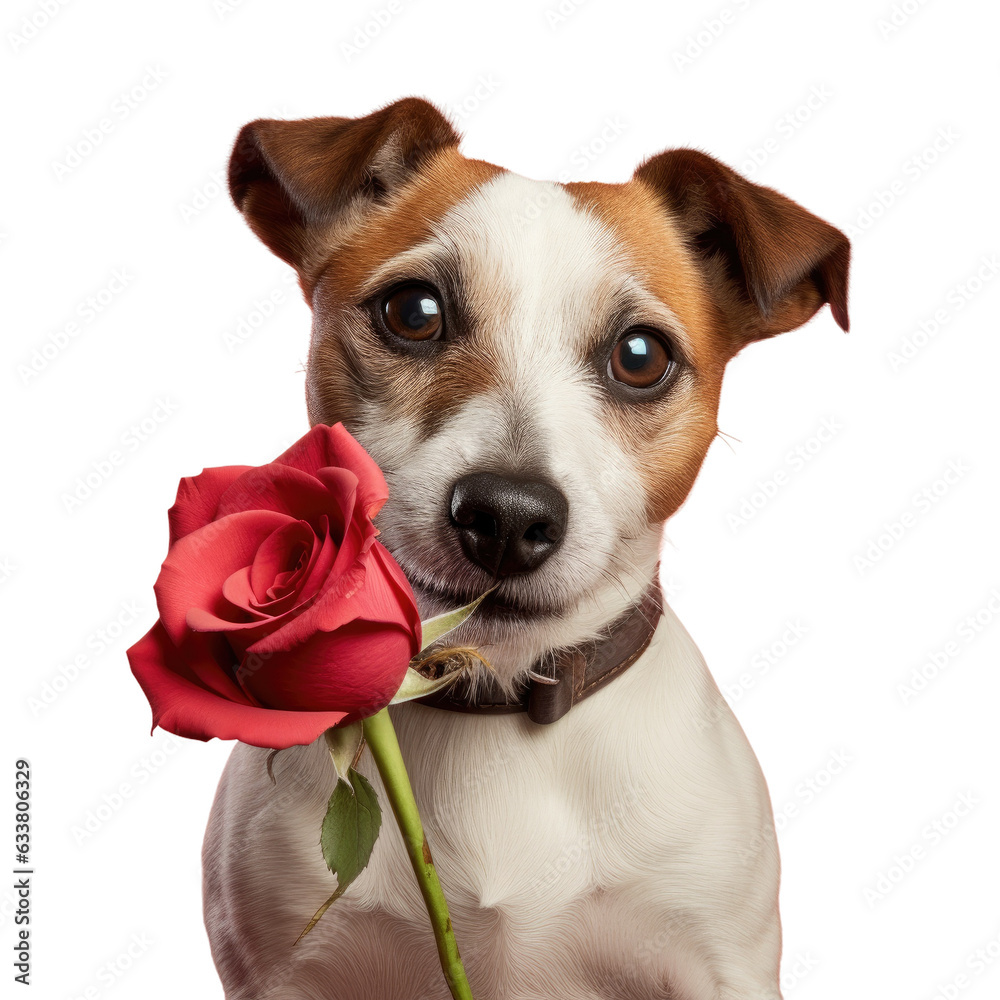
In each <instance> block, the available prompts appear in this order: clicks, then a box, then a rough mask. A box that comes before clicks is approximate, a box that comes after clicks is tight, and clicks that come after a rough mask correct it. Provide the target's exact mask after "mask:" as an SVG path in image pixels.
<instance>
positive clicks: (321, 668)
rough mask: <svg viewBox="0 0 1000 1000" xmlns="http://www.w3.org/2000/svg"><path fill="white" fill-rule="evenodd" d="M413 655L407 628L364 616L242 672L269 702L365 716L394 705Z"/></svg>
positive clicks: (265, 702)
mask: <svg viewBox="0 0 1000 1000" xmlns="http://www.w3.org/2000/svg"><path fill="white" fill-rule="evenodd" d="M412 656H413V636H412V634H411V633H409V632H408V631H407V630H406V629H405V628H402V627H400V626H397V625H385V624H382V623H378V624H374V623H372V622H367V621H362V620H358V621H354V622H351V623H350V624H348V625H344V626H343V627H341V628H339V629H337V631H336V632H317V633H315V634H314V635H313V636H312V637H311V638H310V639H308V640H307V641H306V642H304V643H302V644H300V645H298V646H296V647H295V648H294V649H292V650H290V651H287V652H286V651H279V652H275V653H273V654H272V655H270V656H269V657H268V658H267V659H266V660H263V662H260V661H256V665H257V669H255V670H253V671H244V670H243V668H242V667H241V669H240V677H241V679H242V682H243V684H244V686H245V687H246V688H247V690H249V691H250V692H252V693H253V695H254V697H256V698H257V699H258V700H259V701H260V702H261V704H263V705H281V706H282V707H283V708H292V709H296V710H298V711H316V710H331V711H333V710H336V711H342V712H345V713H349V714H350V715H352V716H355V717H358V718H365V717H367V716H369V715H373V714H374V713H375V712H377V711H379V710H380V709H382V708H384V707H385V706H386V705H388V704H389V701H390V700H391V699H392V696H393V695H394V694H395V693H396V691H398V690H399V685H400V684H401V683H402V681H403V676H404V675H405V673H406V668H407V666H408V664H409V662H410V659H411V657H412Z"/></svg>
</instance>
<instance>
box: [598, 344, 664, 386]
mask: <svg viewBox="0 0 1000 1000" xmlns="http://www.w3.org/2000/svg"><path fill="white" fill-rule="evenodd" d="M670 364H671V359H670V353H669V352H668V351H667V347H666V345H665V344H664V343H663V341H662V340H660V338H659V337H657V336H656V335H655V334H653V333H649V332H648V331H646V330H629V332H628V333H626V334H625V336H624V337H622V339H621V340H619V341H618V343H617V344H615V349H614V350H613V351H612V352H611V360H610V361H609V362H608V374H609V375H610V376H611V377H612V378H613V379H614V380H615V381H616V382H622V383H624V384H625V385H630V386H632V388H633V389H649V388H651V387H652V386H654V385H656V384H657V383H658V382H661V381H662V380H663V378H664V376H665V375H666V374H667V372H668V371H669V370H670Z"/></svg>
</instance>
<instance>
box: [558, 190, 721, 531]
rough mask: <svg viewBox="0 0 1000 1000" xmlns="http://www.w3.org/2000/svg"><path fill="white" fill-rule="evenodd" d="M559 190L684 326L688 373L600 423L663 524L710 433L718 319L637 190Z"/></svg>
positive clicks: (677, 241)
mask: <svg viewBox="0 0 1000 1000" xmlns="http://www.w3.org/2000/svg"><path fill="white" fill-rule="evenodd" d="M566 189H567V191H569V192H570V194H571V195H573V197H574V198H575V199H576V200H577V202H578V204H580V205H581V206H582V207H584V208H586V209H588V210H589V211H591V212H593V213H594V214H595V215H596V216H598V217H599V218H600V219H601V220H602V221H603V222H604V223H605V224H606V225H607V226H609V228H610V229H611V230H612V231H613V232H614V234H615V236H616V237H617V239H618V241H619V244H620V247H621V249H622V251H623V253H624V254H625V256H626V259H627V260H628V261H629V263H630V264H631V267H632V270H633V273H634V274H635V276H636V278H637V279H638V280H639V281H640V282H641V283H642V284H643V286H644V287H645V288H646V289H647V290H648V291H649V292H651V293H652V294H653V295H655V296H656V297H657V298H658V299H660V301H661V302H664V303H665V304H666V305H667V306H668V307H669V308H670V309H671V310H672V311H673V312H674V313H675V314H676V316H677V317H678V318H679V319H680V321H681V322H682V323H683V324H684V328H685V332H686V334H687V337H686V341H687V343H688V345H689V348H690V353H691V355H692V356H691V359H690V360H691V362H692V364H693V369H694V370H693V372H690V373H689V375H690V377H689V378H686V379H682V380H680V381H679V382H678V384H677V386H676V387H675V389H674V390H673V391H672V392H671V393H670V394H669V395H668V396H667V398H666V399H665V400H664V401H663V402H662V403H659V404H657V403H650V404H649V405H643V404H636V405H631V406H615V407H611V408H609V410H608V412H607V421H608V424H609V426H610V428H611V430H612V432H613V433H614V434H615V436H616V438H617V439H618V441H619V442H620V443H621V445H622V447H623V448H625V450H626V451H627V452H628V453H629V454H632V455H633V456H635V460H636V467H637V468H638V469H640V470H641V474H642V478H643V482H644V484H645V487H646V495H647V513H648V516H649V520H650V522H661V521H665V520H666V519H667V518H668V517H670V515H671V514H673V513H674V512H675V511H676V510H677V509H678V507H680V505H681V504H682V503H683V502H684V499H685V498H686V497H687V495H688V493H689V492H690V490H691V487H692V486H693V484H694V480H695V478H696V476H697V474H698V470H699V469H700V468H701V464H702V461H703V460H704V457H705V454H706V452H707V451H708V448H709V445H711V443H712V440H713V438H714V437H715V435H716V432H717V425H716V412H717V410H718V404H719V393H720V391H721V388H722V375H723V372H724V370H725V366H726V362H727V361H729V359H730V357H732V353H733V351H732V349H731V346H730V341H729V339H728V337H727V336H726V335H725V319H724V317H723V316H722V314H721V312H720V311H719V309H718V308H717V307H716V306H715V304H714V302H713V300H712V298H711V296H710V294H709V290H708V286H707V284H706V282H705V279H704V277H703V274H702V271H701V269H700V267H699V265H698V262H697V261H695V260H694V259H693V256H692V253H691V251H690V250H689V249H688V248H687V247H686V246H685V243H684V239H683V237H682V235H681V233H680V231H679V230H678V229H677V227H676V226H675V225H674V224H673V223H672V221H671V219H670V217H669V215H668V214H667V213H666V212H665V211H664V209H663V206H662V204H661V202H660V201H659V199H658V198H657V197H656V196H655V195H654V194H653V193H652V192H651V191H650V190H649V189H648V188H646V187H645V186H644V185H642V184H639V183H637V182H635V181H632V182H630V183H627V184H599V183H579V184H567V185H566Z"/></svg>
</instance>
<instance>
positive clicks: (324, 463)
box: [275, 423, 389, 518]
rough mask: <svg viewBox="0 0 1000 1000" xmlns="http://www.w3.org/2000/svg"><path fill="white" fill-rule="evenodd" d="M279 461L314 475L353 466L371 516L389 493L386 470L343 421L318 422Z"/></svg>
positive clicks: (364, 507)
mask: <svg viewBox="0 0 1000 1000" xmlns="http://www.w3.org/2000/svg"><path fill="white" fill-rule="evenodd" d="M275 462H279V463H280V464H282V465H289V466H292V467H293V468H296V469H302V470H303V471H305V472H311V473H314V474H317V473H318V470H319V469H326V468H330V467H333V468H340V469H350V470H351V472H353V473H354V475H355V476H357V478H358V501H359V503H360V504H361V507H362V510H363V511H364V512H365V514H366V515H367V516H368V517H369V518H372V517H374V516H375V515H376V514H377V513H378V512H379V510H380V509H381V508H382V505H383V504H384V503H385V501H386V499H387V498H388V496H389V487H388V486H387V485H386V482H385V477H384V476H383V475H382V470H381V469H380V468H379V467H378V465H376V464H375V462H374V461H373V460H372V457H371V456H370V455H369V454H368V452H367V451H365V449H364V448H362V447H361V445H360V444H359V443H358V441H357V440H356V439H355V438H353V437H352V436H351V435H350V434H349V433H348V431H347V429H346V428H345V427H344V425H343V424H339V423H338V424H334V425H333V426H332V427H331V426H327V425H326V424H316V426H315V427H313V428H312V430H310V431H309V433H308V434H306V435H305V436H304V437H302V438H300V439H299V440H298V441H296V442H295V444H293V445H292V446H291V447H290V448H289V449H288V450H287V451H286V452H285V453H284V454H282V455H279V456H278V457H277V458H276V459H275Z"/></svg>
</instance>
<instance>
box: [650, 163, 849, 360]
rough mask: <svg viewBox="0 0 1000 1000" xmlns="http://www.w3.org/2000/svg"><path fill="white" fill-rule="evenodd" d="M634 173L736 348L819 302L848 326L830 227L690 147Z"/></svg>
mask: <svg viewBox="0 0 1000 1000" xmlns="http://www.w3.org/2000/svg"><path fill="white" fill-rule="evenodd" d="M634 176H635V178H636V179H637V180H639V181H641V182H642V183H644V184H646V185H648V186H649V187H651V188H652V189H653V190H654V191H655V192H656V193H657V194H658V195H659V196H660V197H661V198H662V200H663V201H664V202H665V204H666V207H667V209H668V210H669V211H670V212H671V214H672V215H673V217H674V219H675V221H676V222H678V223H679V225H680V227H681V230H682V232H683V233H684V235H685V237H686V238H687V241H688V244H689V246H690V247H691V248H692V249H693V250H694V251H695V253H696V254H697V255H698V258H699V261H700V263H701V265H702V267H703V269H704V271H705V273H706V276H707V278H708V281H709V283H710V287H711V289H712V292H713V294H714V296H715V298H716V301H717V303H718V304H719V305H720V306H721V308H722V310H723V312H724V313H725V315H726V317H727V320H728V322H729V326H730V332H731V335H732V336H733V337H734V339H735V343H734V344H733V347H734V348H735V350H739V349H740V348H741V347H742V346H744V345H745V344H747V343H749V342H751V341H754V340H761V339H763V338H764V337H771V336H773V335H774V334H776V333H782V332H784V331H785V330H792V329H794V328H795V327H797V326H801V325H802V324H803V323H805V322H806V320H808V319H809V318H810V317H811V316H812V315H813V314H814V313H815V312H816V311H817V310H818V309H819V308H820V307H821V306H822V305H823V304H824V303H825V302H829V304H830V311H831V312H832V313H833V318H834V319H835V320H836V321H837V323H838V324H839V325H840V327H841V328H842V329H844V330H847V328H848V323H849V321H848V316H847V275H848V268H849V265H850V258H851V245H850V242H849V241H848V239H847V237H846V236H845V235H844V234H843V233H842V232H841V231H840V230H839V229H836V228H835V227H833V226H831V225H830V224H829V223H827V222H824V221H823V220H822V219H820V218H818V217H817V216H815V215H813V214H812V213H811V212H807V211H806V210H805V209H804V208H802V206H801V205H797V204H796V203H795V202H794V201H792V200H791V199H790V198H786V197H785V196H784V195H782V194H779V193H778V192H777V191H773V190H771V188H766V187H762V186H761V185H759V184H754V183H752V182H751V181H748V180H747V179H746V178H745V177H741V176H740V175H739V174H738V173H736V172H735V171H734V170H731V169H730V168H729V167H727V166H726V165H725V164H723V163H720V162H719V161H718V160H715V159H713V158H712V157H711V156H708V155H706V154H705V153H701V152H699V151H698V150H695V149H670V150H667V151H665V152H663V153H659V154H658V155H657V156H654V157H652V158H651V159H649V160H647V161H646V162H645V163H643V164H642V165H641V166H640V167H639V168H638V169H637V170H636V172H635V175H634Z"/></svg>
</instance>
